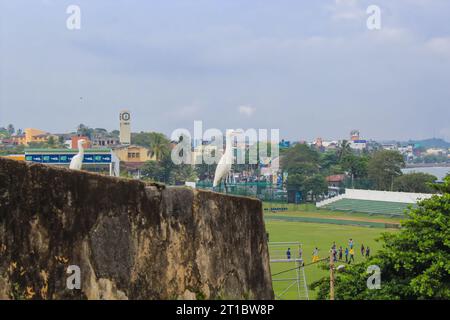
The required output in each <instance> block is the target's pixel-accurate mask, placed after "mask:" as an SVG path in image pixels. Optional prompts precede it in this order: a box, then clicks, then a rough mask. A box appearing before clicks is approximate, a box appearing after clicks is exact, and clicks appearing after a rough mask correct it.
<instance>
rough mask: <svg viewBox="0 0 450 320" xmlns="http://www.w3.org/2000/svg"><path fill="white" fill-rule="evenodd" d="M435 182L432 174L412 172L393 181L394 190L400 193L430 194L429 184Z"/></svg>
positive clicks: (430, 187)
mask: <svg viewBox="0 0 450 320" xmlns="http://www.w3.org/2000/svg"><path fill="white" fill-rule="evenodd" d="M436 180H437V177H435V176H433V175H432V174H428V173H423V172H412V173H408V174H404V175H401V176H399V177H397V178H395V179H394V190H395V191H402V192H420V193H432V192H433V190H434V189H433V188H432V186H431V184H432V183H433V182H435V181H436Z"/></svg>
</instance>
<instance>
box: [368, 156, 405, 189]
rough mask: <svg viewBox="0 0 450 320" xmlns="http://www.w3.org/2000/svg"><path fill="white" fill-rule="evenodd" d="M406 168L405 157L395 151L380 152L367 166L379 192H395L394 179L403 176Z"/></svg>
mask: <svg viewBox="0 0 450 320" xmlns="http://www.w3.org/2000/svg"><path fill="white" fill-rule="evenodd" d="M404 166H405V161H404V159H403V156H402V155H401V154H400V153H399V152H397V151H394V150H380V151H377V152H375V153H374V154H373V156H372V158H371V159H370V160H369V162H368V164H367V171H368V175H369V178H370V179H371V180H373V182H374V183H375V187H376V189H378V190H391V191H392V190H393V185H394V179H395V178H396V177H398V176H400V175H402V170H401V169H402V168H403V167H404Z"/></svg>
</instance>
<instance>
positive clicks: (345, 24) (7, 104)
mask: <svg viewBox="0 0 450 320" xmlns="http://www.w3.org/2000/svg"><path fill="white" fill-rule="evenodd" d="M71 4H75V5H78V6H80V8H81V30H76V31H70V30H68V29H67V28H66V19H67V17H68V14H66V8H67V6H68V5H71ZM371 4H375V5H378V6H379V7H380V8H381V19H382V20H381V21H382V22H381V23H382V25H381V30H377V31H370V30H368V29H367V27H366V19H367V17H368V15H367V14H366V8H367V7H368V6H369V5H371ZM449 16H450V1H447V0H396V1H393V0H382V1H381V0H380V1H379V0H371V1H358V0H326V1H325V0H323V1H320V0H318V1H299V0H296V1H287V0H277V1H275V0H271V1H269V0H260V1H256V0H239V1H238V0H220V1H219V0H166V1H137V0H114V1H113V0H107V1H106V0H85V1H76V0H71V1H62V0H42V1H36V0H30V1H23V0H0V126H2V125H7V124H8V123H14V124H15V125H16V127H21V128H25V127H37V128H41V129H44V130H48V131H52V132H64V131H69V130H74V129H75V127H76V126H77V125H78V124H79V123H84V124H86V125H89V126H92V127H104V128H107V129H110V130H112V129H116V128H117V127H118V123H117V122H118V120H117V119H118V111H119V110H120V109H122V108H128V109H130V110H131V111H132V114H133V116H134V119H133V123H132V126H133V131H141V130H145V131H161V132H164V133H166V134H170V133H171V132H172V131H173V130H174V129H176V128H188V129H190V130H192V127H193V121H194V120H203V123H204V128H213V127H214V128H219V129H222V130H224V129H225V128H238V127H241V128H267V129H271V128H276V129H280V135H281V137H284V138H288V139H294V140H298V139H312V138H315V137H319V136H320V137H323V138H325V139H331V138H336V139H337V138H345V137H347V136H348V133H349V131H350V130H351V129H355V128H356V129H359V130H360V131H361V133H362V135H363V136H364V137H366V138H373V139H391V138H392V139H408V138H413V139H420V138H427V137H433V136H434V137H442V138H445V139H447V140H450V121H449V119H450V24H449V23H448V17H449ZM81 97H82V98H81Z"/></svg>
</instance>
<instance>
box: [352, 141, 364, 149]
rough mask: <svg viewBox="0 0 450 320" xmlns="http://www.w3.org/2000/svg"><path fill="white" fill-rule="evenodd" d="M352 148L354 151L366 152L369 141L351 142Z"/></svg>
mask: <svg viewBox="0 0 450 320" xmlns="http://www.w3.org/2000/svg"><path fill="white" fill-rule="evenodd" d="M350 148H352V149H354V150H364V149H366V148H367V141H366V140H351V141H350Z"/></svg>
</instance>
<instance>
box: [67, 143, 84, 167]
mask: <svg viewBox="0 0 450 320" xmlns="http://www.w3.org/2000/svg"><path fill="white" fill-rule="evenodd" d="M84 142H86V141H85V140H83V139H80V140H78V153H77V154H76V155H75V156H74V157H73V158H72V160H71V161H70V165H69V168H70V169H72V170H81V168H82V166H83V158H84V148H83V143H84Z"/></svg>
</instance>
